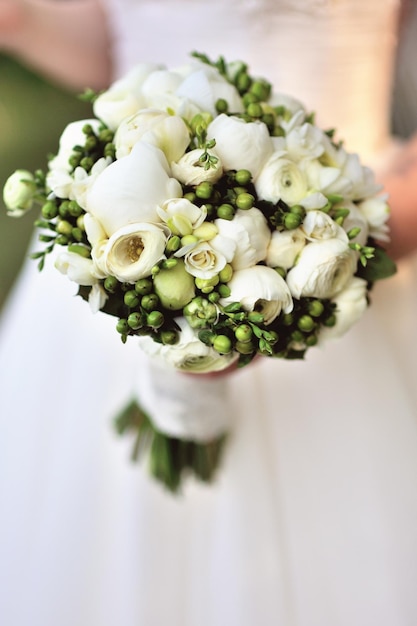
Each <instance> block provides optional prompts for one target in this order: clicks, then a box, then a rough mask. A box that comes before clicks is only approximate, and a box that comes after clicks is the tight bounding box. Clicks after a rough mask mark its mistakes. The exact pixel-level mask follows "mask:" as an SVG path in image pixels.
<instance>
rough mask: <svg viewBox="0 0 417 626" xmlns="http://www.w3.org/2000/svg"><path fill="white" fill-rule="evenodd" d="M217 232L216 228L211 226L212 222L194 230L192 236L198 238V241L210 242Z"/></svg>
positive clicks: (213, 225)
mask: <svg viewBox="0 0 417 626" xmlns="http://www.w3.org/2000/svg"><path fill="white" fill-rule="evenodd" d="M218 232H219V231H218V228H217V226H216V225H215V224H213V222H204V223H203V224H201V226H199V227H198V228H196V229H195V230H194V232H193V235H194V236H195V237H198V239H200V240H203V241H210V239H213V237H215V236H216V235H217V233H218Z"/></svg>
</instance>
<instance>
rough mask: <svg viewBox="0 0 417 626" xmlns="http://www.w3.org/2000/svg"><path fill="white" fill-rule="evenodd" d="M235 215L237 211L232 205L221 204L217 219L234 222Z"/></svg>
mask: <svg viewBox="0 0 417 626" xmlns="http://www.w3.org/2000/svg"><path fill="white" fill-rule="evenodd" d="M234 215H235V209H234V207H233V206H232V205H231V204H226V203H225V204H221V205H220V206H219V207H218V208H217V217H219V218H221V219H222V220H232V219H233V217H234Z"/></svg>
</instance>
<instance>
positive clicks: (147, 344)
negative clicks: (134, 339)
mask: <svg viewBox="0 0 417 626" xmlns="http://www.w3.org/2000/svg"><path fill="white" fill-rule="evenodd" d="M175 321H176V322H177V324H178V325H179V326H180V329H181V332H180V338H179V341H178V343H176V344H174V345H163V344H160V343H157V342H156V341H154V340H153V339H152V338H151V337H149V336H146V337H139V345H140V347H141V348H142V350H143V351H144V352H146V354H148V355H149V356H152V357H155V358H157V359H158V360H159V362H162V363H165V364H166V365H167V366H169V367H171V368H174V369H177V370H181V371H184V372H192V373H194V374H205V373H207V372H215V371H220V370H223V369H226V367H229V365H231V364H232V363H233V362H234V361H236V360H237V359H238V358H239V355H238V354H237V353H233V352H231V353H230V354H219V353H218V352H216V351H215V350H214V349H213V348H211V347H210V346H207V345H206V344H204V343H203V342H202V341H200V339H199V338H198V334H197V332H196V331H194V330H193V329H192V328H191V327H190V326H189V324H188V323H187V321H186V319H185V318H183V317H179V318H178V317H177V318H175Z"/></svg>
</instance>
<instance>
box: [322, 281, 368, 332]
mask: <svg viewBox="0 0 417 626" xmlns="http://www.w3.org/2000/svg"><path fill="white" fill-rule="evenodd" d="M333 302H334V303H335V304H336V324H335V325H334V326H332V327H329V328H328V327H322V329H321V331H320V335H319V343H323V342H324V341H327V340H328V339H335V338H337V337H341V336H342V335H344V334H345V333H346V332H347V331H348V330H349V329H350V328H351V327H352V326H353V325H354V324H356V322H357V321H358V320H359V319H360V318H361V317H362V315H363V314H364V312H365V311H366V308H367V306H368V299H367V284H366V281H365V280H363V279H362V278H357V277H356V276H354V277H353V278H352V279H351V280H350V281H349V282H348V284H347V285H346V287H345V288H344V289H343V291H341V292H340V293H339V294H338V295H337V296H336V297H335V298H333Z"/></svg>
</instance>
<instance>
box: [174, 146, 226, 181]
mask: <svg viewBox="0 0 417 626" xmlns="http://www.w3.org/2000/svg"><path fill="white" fill-rule="evenodd" d="M203 153H204V150H202V149H201V148H196V149H195V150H191V151H190V152H186V153H185V154H184V155H183V156H182V157H181V158H180V159H179V160H178V162H177V163H171V170H172V175H173V176H175V178H176V179H177V180H179V181H180V182H181V183H183V184H184V185H198V184H199V183H202V182H204V181H208V182H210V183H215V182H216V181H218V180H219V178H221V176H222V174H223V165H222V161H221V159H219V157H218V154H217V151H213V150H208V154H209V155H212V156H215V157H216V158H217V161H216V162H215V163H213V166H212V167H209V168H207V169H206V168H205V163H204V162H202V161H200V157H201V155H202V154H203Z"/></svg>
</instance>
